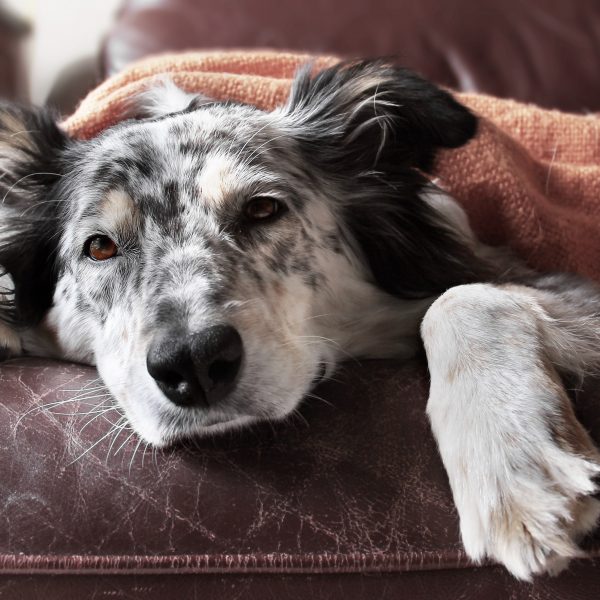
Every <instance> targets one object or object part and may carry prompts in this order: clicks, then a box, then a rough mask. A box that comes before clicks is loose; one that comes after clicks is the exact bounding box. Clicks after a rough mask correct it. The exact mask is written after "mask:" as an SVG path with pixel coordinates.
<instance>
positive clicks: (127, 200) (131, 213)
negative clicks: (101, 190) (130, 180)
mask: <svg viewBox="0 0 600 600" xmlns="http://www.w3.org/2000/svg"><path fill="white" fill-rule="evenodd" d="M98 208H99V216H100V218H101V222H102V224H103V225H104V226H105V227H106V228H107V229H108V230H109V231H111V230H115V229H118V228H121V227H123V226H127V225H128V224H131V223H132V222H133V220H134V219H135V215H136V212H137V209H136V206H135V204H134V202H133V199H132V198H131V196H130V195H129V194H128V193H127V192H126V191H125V190H123V189H122V188H117V189H113V190H110V191H109V192H108V193H107V194H106V196H105V197H104V199H103V200H102V201H101V202H100V206H99V207H98Z"/></svg>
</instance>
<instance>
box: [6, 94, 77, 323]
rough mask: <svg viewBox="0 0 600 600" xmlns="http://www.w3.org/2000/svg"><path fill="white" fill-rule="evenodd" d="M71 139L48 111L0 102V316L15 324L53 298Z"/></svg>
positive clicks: (29, 319)
mask: <svg viewBox="0 0 600 600" xmlns="http://www.w3.org/2000/svg"><path fill="white" fill-rule="evenodd" d="M69 144H70V140H69V138H68V137H67V135H66V134H65V133H64V132H63V131H62V130H61V129H60V128H59V127H58V125H57V124H56V121H55V119H54V116H53V115H52V114H50V113H49V112H48V111H45V110H42V109H31V108H24V107H21V106H15V105H7V104H0V267H1V269H2V273H3V277H2V285H1V286H0V287H2V288H3V289H0V298H1V304H0V319H2V320H4V321H5V322H10V323H11V324H13V325H17V326H21V325H22V326H25V325H32V324H35V323H37V322H38V321H39V320H40V319H41V317H42V316H43V314H44V312H45V311H46V310H47V309H48V308H49V307H50V306H51V303H52V295H53V292H54V285H55V272H54V262H55V259H56V253H57V252H56V251H57V244H58V238H59V235H60V227H61V212H62V207H61V203H60V201H59V199H58V197H57V193H56V192H57V186H58V184H59V182H60V179H61V177H62V175H63V169H64V154H65V151H66V149H67V147H68V145H69ZM7 275H8V276H9V280H8V282H7Z"/></svg>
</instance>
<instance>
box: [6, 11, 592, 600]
mask: <svg viewBox="0 0 600 600" xmlns="http://www.w3.org/2000/svg"><path fill="white" fill-rule="evenodd" d="M233 46H236V47H240V46H246V47H249V46H271V47H277V48H295V49H307V50H314V51H324V52H337V53H340V54H348V55H364V54H371V55H372V54H399V55H400V56H401V57H402V59H403V61H404V62H405V63H406V64H408V65H409V66H412V67H413V68H417V69H418V70H420V71H421V72H422V73H424V74H425V75H427V76H429V77H431V78H433V79H434V80H436V81H438V82H440V83H443V84H446V85H450V86H453V87H457V88H461V89H470V90H480V91H484V92H489V93H494V94H497V95H502V96H513V97H517V98H520V99H524V100H531V101H535V102H537V103H539V104H543V105H545V106H552V107H559V108H562V109H565V110H576V111H582V110H599V109H600V78H598V76H597V73H598V65H600V6H598V3H597V2H595V1H593V0H589V1H588V0H571V1H570V2H563V1H560V0H555V1H551V0H546V1H542V0H528V1H527V2H526V1H524V0H522V1H520V0H510V1H504V2H492V1H490V0H479V1H477V0H456V1H455V2H452V3H450V2H445V1H443V0H437V1H434V0H420V1H419V2H414V1H412V0H396V1H393V0H389V1H388V0H372V1H371V2H368V3H367V2H366V1H359V0H346V1H345V2H343V1H341V0H340V1H330V2H326V1H323V0H304V1H303V2H301V3H300V2H298V3H294V4H293V5H290V3H283V2H281V1H280V0H279V1H275V0H257V1H254V2H251V1H250V0H237V1H234V0H220V2H210V1H209V0H197V1H194V0H164V1H163V0H145V1H142V0H130V1H129V2H127V3H126V5H125V7H124V8H123V10H122V11H121V13H120V15H119V18H118V22H117V24H116V25H115V27H114V28H113V30H112V31H111V33H110V34H109V36H108V38H107V39H106V41H105V43H104V46H103V50H102V68H103V71H104V72H105V73H111V72H114V71H115V70H118V69H119V68H121V67H122V66H123V65H124V64H126V63H128V62H130V61H131V60H134V59H135V58H139V57H141V56H144V55H146V54H149V53H155V52H160V51H165V50H180V49H187V48H214V47H233ZM96 377H97V374H96V373H95V371H94V370H93V369H91V368H88V367H84V366H80V365H74V364H67V363H57V362H51V361H46V360H37V359H29V360H26V359H21V360H17V361H9V362H7V363H4V365H3V366H2V367H1V368H0V390H1V393H2V403H1V404H0V411H2V413H3V414H2V418H1V419H0V432H1V433H0V440H1V442H0V473H1V477H0V506H1V507H2V512H1V516H2V524H3V525H2V527H1V528H0V599H2V598H9V599H12V598H15V599H20V598H43V599H44V600H52V599H55V598H56V599H58V598H60V599H64V598H77V599H79V598H113V597H114V598H148V599H161V600H164V599H167V598H169V599H170V598H227V599H232V600H233V599H234V598H261V599H263V598H265V599H267V598H273V599H275V598H276V599H283V598H295V599H306V598H311V597H315V598H327V599H338V598H339V599H342V598H343V599H355V598H356V599H360V598H378V599H379V598H381V599H388V598H411V599H415V600H418V599H423V600H425V599H435V598H443V599H448V600H452V599H454V598H456V599H458V598H468V599H478V598H484V599H485V600H495V599H498V600H500V599H503V600H504V599H506V598H511V599H515V600H520V599H525V598H532V599H537V600H541V599H544V600H550V599H552V600H555V599H564V600H567V599H571V598H578V599H592V598H594V599H595V598H598V597H600V560H598V558H597V557H599V556H600V534H596V535H595V536H594V537H593V538H592V539H588V540H587V541H586V546H587V548H588V549H589V550H590V553H591V558H589V559H585V560H580V561H577V562H575V563H573V565H572V566H571V567H570V568H569V569H568V570H567V571H566V572H564V573H562V574H561V575H560V576H558V577H554V578H552V577H546V576H544V577H539V578H537V579H536V580H535V581H534V583H533V584H526V583H520V582H517V581H515V580H513V579H512V578H511V577H510V576H509V575H508V574H507V573H506V572H505V571H504V569H502V568H501V567H498V566H494V565H483V566H479V567H477V566H473V565H471V564H470V563H469V561H468V560H467V559H466V557H465V556H464V553H463V551H462V549H461V544H460V540H459V535H458V522H457V515H456V512H455V509H454V507H453V503H452V498H451V495H450V491H449V487H448V482H447V479H446V476H445V474H444V471H443V467H442V465H441V462H440V459H439V456H438V454H437V451H436V448H435V443H434V441H433V438H432V435H431V433H430V431H429V427H428V424H427V420H426V417H425V411H424V409H425V404H426V398H427V386H428V382H427V372H426V367H425V365H424V364H423V362H419V361H415V362H414V363H411V364H408V365H400V364H398V363H396V362H393V361H365V362H363V363H360V364H359V363H349V364H348V365H346V366H345V368H344V369H342V370H341V372H340V373H339V374H338V375H337V377H336V379H337V380H338V381H335V382H330V383H327V384H325V385H323V386H322V387H321V388H320V389H319V390H318V391H317V394H318V396H320V397H322V398H323V399H324V400H325V402H323V401H321V400H319V399H317V398H314V399H310V400H308V401H307V402H306V403H305V404H304V406H303V407H302V409H301V414H300V416H298V417H297V418H294V419H292V420H290V421H289V422H288V423H285V424H279V425H274V426H265V427H261V428H256V429H254V430H252V431H249V432H246V433H244V434H236V435H230V436H225V437H223V438H220V439H214V440H208V441H202V442H198V443H197V444H196V445H194V446H193V447H192V446H190V447H185V448H174V449H172V450H169V451H165V452H151V451H150V450H149V449H145V448H144V447H143V445H139V444H138V442H137V440H136V439H135V437H129V435H130V432H129V431H128V430H127V429H125V430H123V431H121V432H120V433H119V435H118V437H117V438H116V441H114V437H113V436H111V435H107V434H108V432H109V431H110V427H111V423H114V422H115V421H116V416H115V415H114V413H113V412H108V413H105V414H103V413H101V412H92V411H95V410H98V407H99V405H101V403H103V402H107V399H106V398H104V397H102V395H101V392H100V390H99V389H98V387H97V385H98V382H97V379H96ZM599 390H600V388H596V387H590V388H589V389H587V390H585V392H582V393H578V394H576V395H575V397H574V401H575V406H576V410H577V413H578V415H579V416H580V418H581V419H582V421H583V422H584V423H585V424H586V426H587V427H588V428H589V429H590V431H591V432H592V435H593V436H595V438H596V441H597V442H598V443H600V398H599V395H600V393H599ZM73 397H78V398H79V400H74V401H71V402H65V403H63V404H58V403H60V402H63V401H67V400H69V399H72V398H73ZM106 406H108V404H106ZM85 413H88V414H85ZM594 557H596V558H594Z"/></svg>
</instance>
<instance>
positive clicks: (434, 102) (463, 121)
mask: <svg viewBox="0 0 600 600" xmlns="http://www.w3.org/2000/svg"><path fill="white" fill-rule="evenodd" d="M283 113H284V115H285V116H286V117H287V119H288V124H289V126H290V127H291V128H292V129H293V130H294V132H295V136H296V137H297V138H299V139H300V140H301V142H302V143H303V144H304V147H305V148H307V150H308V153H309V154H310V155H312V156H315V157H317V158H318V159H319V160H320V161H321V164H323V162H322V161H323V160H325V161H326V162H327V163H330V164H331V166H334V167H335V169H336V170H337V169H339V168H341V167H340V164H341V165H343V166H344V167H346V168H352V169H354V170H358V171H362V170H365V169H375V168H379V167H380V166H381V165H384V166H385V165H386V164H390V163H394V164H396V165H403V166H405V167H406V166H410V167H417V168H419V169H422V170H427V169H428V168H429V167H431V164H432V161H433V158H434V155H435V151H436V150H437V149H438V148H456V147H458V146H461V145H463V144H465V143H466V142H467V141H468V140H469V139H470V138H471V137H473V135H474V134H475V132H476V129H477V119H476V118H475V116H474V115H473V114H472V113H471V112H470V111H469V110H468V109H467V108H465V107H464V106H462V105H461V104H459V103H458V102H457V101H456V100H455V99H454V98H453V97H452V96H451V95H450V94H449V93H447V92H445V91H443V90H441V89H440V88H438V87H437V86H435V85H434V84H432V83H430V82H429V81H426V80H425V79H422V78H421V77H419V76H418V75H416V74H415V73H413V72H411V71H409V70H407V69H403V68H399V67H396V66H394V65H392V64H390V63H388V62H385V61H381V60H375V61H361V62H347V63H340V64H339V65H337V66H334V67H331V68H329V69H325V70H324V71H321V72H319V73H317V74H316V75H314V76H313V75H312V74H311V67H310V65H307V66H305V67H304V68H302V69H301V70H300V71H299V72H298V74H297V76H296V78H295V80H294V82H293V85H292V90H291V93H290V97H289V99H288V102H287V104H286V106H285V107H284V108H283ZM340 161H341V163H340ZM383 170H385V169H383Z"/></svg>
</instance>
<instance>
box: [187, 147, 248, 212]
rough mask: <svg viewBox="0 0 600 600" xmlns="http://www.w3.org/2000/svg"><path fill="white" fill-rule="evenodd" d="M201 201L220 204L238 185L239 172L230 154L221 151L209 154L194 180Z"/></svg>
mask: <svg viewBox="0 0 600 600" xmlns="http://www.w3.org/2000/svg"><path fill="white" fill-rule="evenodd" d="M196 183H197V186H198V189H199V190H200V193H201V197H202V201H203V202H208V203H210V204H220V203H221V202H222V201H223V200H224V198H225V197H226V196H227V195H228V194H230V193H231V192H232V191H234V190H235V189H236V187H238V188H239V187H240V184H241V182H240V173H239V172H238V169H237V164H236V162H235V161H234V159H233V157H232V156H229V155H227V154H223V153H221V152H219V153H214V154H209V155H208V156H207V157H206V160H205V162H204V166H203V167H202V170H201V171H200V173H199V174H198V178H197V180H196Z"/></svg>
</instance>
